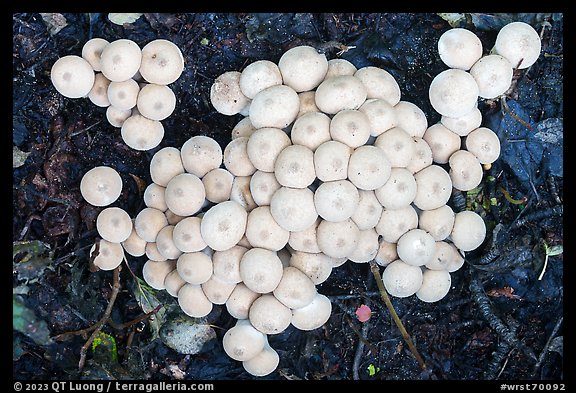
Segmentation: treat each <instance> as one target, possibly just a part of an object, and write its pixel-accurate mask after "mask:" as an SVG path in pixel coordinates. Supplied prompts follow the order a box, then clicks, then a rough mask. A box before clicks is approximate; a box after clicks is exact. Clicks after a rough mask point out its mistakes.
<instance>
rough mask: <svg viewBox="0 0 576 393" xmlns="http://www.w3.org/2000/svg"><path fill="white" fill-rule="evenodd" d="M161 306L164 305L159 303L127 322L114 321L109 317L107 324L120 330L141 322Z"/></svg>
mask: <svg viewBox="0 0 576 393" xmlns="http://www.w3.org/2000/svg"><path fill="white" fill-rule="evenodd" d="M163 306H164V305H162V304H159V305H157V306H156V308H155V309H154V310H152V311H150V312H147V313H145V314H142V315H140V316H139V317H137V318H134V319H133V320H131V321H128V322H124V323H116V322H114V320H113V319H112V318H110V320H108V324H109V325H110V326H112V327H113V328H114V329H116V330H122V329H125V328H127V327H130V326H132V325H135V324H137V323H138V322H142V321H144V320H146V319H148V318H149V317H150V316H152V315H154V314H156V313H157V312H158V311H160V309H161V308H162V307H163Z"/></svg>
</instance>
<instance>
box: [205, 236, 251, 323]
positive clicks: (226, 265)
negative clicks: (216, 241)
mask: <svg viewBox="0 0 576 393" xmlns="http://www.w3.org/2000/svg"><path fill="white" fill-rule="evenodd" d="M246 251H248V248H246V247H243V246H239V245H236V246H234V247H232V248H229V249H228V250H224V251H216V252H214V254H213V255H212V268H213V270H214V271H213V274H214V275H215V276H216V277H218V278H219V279H220V280H222V281H224V282H227V283H231V284H238V283H240V282H241V281H242V276H240V261H241V260H242V257H243V256H244V254H246ZM238 319H244V318H238Z"/></svg>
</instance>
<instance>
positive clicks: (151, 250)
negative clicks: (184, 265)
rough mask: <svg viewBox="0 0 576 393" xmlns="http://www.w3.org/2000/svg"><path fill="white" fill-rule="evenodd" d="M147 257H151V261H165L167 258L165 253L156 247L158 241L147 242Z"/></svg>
mask: <svg viewBox="0 0 576 393" xmlns="http://www.w3.org/2000/svg"><path fill="white" fill-rule="evenodd" d="M146 257H148V259H150V260H151V261H158V262H163V261H166V260H167V258H166V257H165V256H164V255H162V254H160V251H158V247H156V242H154V243H146Z"/></svg>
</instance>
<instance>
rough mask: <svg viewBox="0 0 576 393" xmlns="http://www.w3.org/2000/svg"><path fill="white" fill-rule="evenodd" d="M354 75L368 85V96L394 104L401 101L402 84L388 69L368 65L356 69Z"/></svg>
mask: <svg viewBox="0 0 576 393" xmlns="http://www.w3.org/2000/svg"><path fill="white" fill-rule="evenodd" d="M354 76H355V77H356V78H358V79H360V80H361V81H362V83H363V84H364V86H366V92H367V95H366V98H380V99H383V100H385V101H386V102H388V103H389V104H390V105H392V106H394V105H396V104H397V103H398V102H399V101H400V86H399V85H398V82H396V79H394V77H393V76H392V74H390V73H389V72H388V71H386V70H384V69H382V68H379V67H373V66H367V67H362V68H360V69H359V70H358V71H356V73H355V74H354Z"/></svg>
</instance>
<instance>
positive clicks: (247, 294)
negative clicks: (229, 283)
mask: <svg viewBox="0 0 576 393" xmlns="http://www.w3.org/2000/svg"><path fill="white" fill-rule="evenodd" d="M260 296H262V294H261V293H257V292H254V291H253V290H251V289H250V288H248V287H247V286H246V284H244V283H243V282H240V283H238V284H237V285H236V287H234V290H233V291H232V293H231V294H230V296H229V297H228V300H226V310H227V311H228V313H229V314H230V315H231V316H232V317H233V318H236V319H248V311H249V310H250V306H252V303H253V302H254V300H256V299H258V298H259V297H260Z"/></svg>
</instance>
